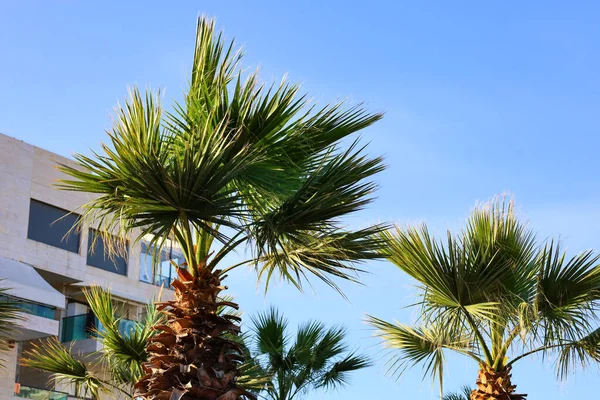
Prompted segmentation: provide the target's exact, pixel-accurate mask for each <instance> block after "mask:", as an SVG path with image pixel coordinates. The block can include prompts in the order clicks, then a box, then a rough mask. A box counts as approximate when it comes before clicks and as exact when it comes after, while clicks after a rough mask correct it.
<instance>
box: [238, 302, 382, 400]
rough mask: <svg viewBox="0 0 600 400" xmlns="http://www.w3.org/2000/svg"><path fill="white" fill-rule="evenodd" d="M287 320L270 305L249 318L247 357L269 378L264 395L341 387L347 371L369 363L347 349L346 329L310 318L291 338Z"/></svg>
mask: <svg viewBox="0 0 600 400" xmlns="http://www.w3.org/2000/svg"><path fill="white" fill-rule="evenodd" d="M287 328H288V322H287V320H286V319H285V318H284V317H283V316H282V315H281V314H279V313H278V312H277V310H276V309H274V308H272V309H270V310H269V311H268V312H265V313H262V314H259V315H258V316H257V317H255V318H252V335H251V337H250V338H249V339H247V340H246V344H247V346H248V347H249V348H250V359H252V360H253V362H254V364H255V366H256V367H258V368H259V369H260V370H262V371H263V375H265V376H270V377H271V381H270V383H269V384H267V385H266V387H265V389H264V394H263V397H265V398H267V399H270V400H292V399H297V398H300V397H304V396H305V395H306V394H307V393H308V392H310V391H312V390H317V389H330V388H339V387H343V386H344V385H346V384H347V383H348V375H349V373H351V372H352V371H356V370H359V369H362V368H365V367H368V366H369V365H370V364H369V360H368V359H367V358H366V357H364V356H360V355H356V354H355V353H354V352H349V351H348V346H347V345H346V344H345V343H344V340H345V336H346V331H345V330H344V329H343V328H341V327H334V328H329V329H327V328H326V327H325V325H324V324H322V323H320V322H317V321H310V322H308V323H305V324H303V325H301V326H300V327H299V328H298V331H297V333H296V335H295V341H294V342H291V340H292V335H290V333H289V332H287Z"/></svg>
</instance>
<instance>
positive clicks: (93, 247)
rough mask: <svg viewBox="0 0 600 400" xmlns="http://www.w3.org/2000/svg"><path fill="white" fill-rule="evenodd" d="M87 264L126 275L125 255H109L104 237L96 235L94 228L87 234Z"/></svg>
mask: <svg viewBox="0 0 600 400" xmlns="http://www.w3.org/2000/svg"><path fill="white" fill-rule="evenodd" d="M94 240H95V242H94ZM87 265H91V266H92V267H96V268H100V269H103V270H105V271H110V272H114V273H115V274H119V275H125V276H126V275H127V257H124V256H122V255H109V254H108V251H107V248H106V243H104V239H103V238H102V236H100V235H98V233H97V231H96V230H95V229H90V232H89V235H88V253H87Z"/></svg>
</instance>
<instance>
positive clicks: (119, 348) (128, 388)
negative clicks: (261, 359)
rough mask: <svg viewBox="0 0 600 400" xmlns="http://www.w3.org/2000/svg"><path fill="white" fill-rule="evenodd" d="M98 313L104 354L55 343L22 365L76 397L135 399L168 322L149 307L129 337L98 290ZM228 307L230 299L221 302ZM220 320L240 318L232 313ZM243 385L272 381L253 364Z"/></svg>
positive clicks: (92, 294) (93, 302) (91, 294)
mask: <svg viewBox="0 0 600 400" xmlns="http://www.w3.org/2000/svg"><path fill="white" fill-rule="evenodd" d="M84 295H85V297H86V300H87V301H88V304H89V305H90V309H91V311H92V313H93V314H94V315H95V316H96V318H97V319H98V322H99V323H100V324H99V327H101V328H99V329H95V330H94V332H93V333H94V335H93V338H94V339H95V340H97V341H99V342H100V343H101V344H102V350H100V351H98V352H95V353H91V354H88V355H85V356H82V355H80V354H74V353H73V349H72V346H69V345H65V344H63V343H60V342H59V341H58V338H56V337H51V338H50V339H47V340H45V341H43V342H41V343H38V344H33V347H32V349H31V350H29V351H27V352H26V353H25V354H24V356H23V359H22V360H21V363H22V365H24V366H27V367H31V368H35V369H38V370H41V371H44V372H47V373H50V374H51V378H52V379H53V381H54V383H55V384H59V383H63V384H66V385H69V386H71V387H73V388H74V391H75V396H82V397H83V396H92V397H93V398H99V396H100V394H101V393H105V394H111V393H112V394H117V396H116V398H122V395H125V396H126V397H127V398H132V399H133V398H135V397H136V396H134V385H135V384H136V383H137V382H138V381H139V380H140V378H141V377H142V376H143V375H144V363H145V362H147V361H148V352H147V351H146V346H147V341H148V339H150V338H151V337H153V336H155V335H157V334H158V333H159V332H158V331H157V330H156V329H154V327H155V326H157V325H160V324H163V323H164V322H165V319H164V317H163V316H162V314H161V313H159V312H158V311H157V308H156V305H155V304H154V303H150V304H148V305H147V307H146V312H145V318H144V319H142V320H141V321H137V322H135V323H134V325H133V326H131V327H130V328H129V329H128V330H127V331H124V330H122V329H120V328H119V326H120V322H121V320H122V318H120V317H118V316H117V315H119V314H122V313H120V312H118V310H116V309H115V308H114V306H113V305H114V304H115V303H114V301H113V298H112V295H111V293H110V291H109V290H106V289H103V288H100V287H92V288H91V289H90V290H89V291H87V290H84ZM221 300H222V302H228V301H230V300H231V299H230V298H224V299H221ZM219 313H220V314H225V313H234V311H232V310H228V309H227V307H221V308H220V309H219ZM240 372H241V374H240V376H238V379H237V382H238V384H240V385H241V386H242V387H244V388H245V389H247V390H249V391H254V392H256V391H258V390H260V389H262V388H263V387H264V386H265V383H266V382H268V381H269V377H268V376H267V375H265V374H264V373H263V371H262V370H260V369H258V368H257V366H255V365H254V364H252V363H245V364H242V365H241V366H240Z"/></svg>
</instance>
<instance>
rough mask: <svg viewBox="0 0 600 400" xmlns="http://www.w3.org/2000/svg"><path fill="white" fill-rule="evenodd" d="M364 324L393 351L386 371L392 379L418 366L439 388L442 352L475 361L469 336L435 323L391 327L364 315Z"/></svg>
mask: <svg viewBox="0 0 600 400" xmlns="http://www.w3.org/2000/svg"><path fill="white" fill-rule="evenodd" d="M367 322H368V323H369V324H370V325H372V326H373V327H374V328H375V329H376V331H375V336H376V337H378V338H380V339H381V340H382V341H383V344H384V346H385V347H386V348H388V349H390V350H392V351H393V352H391V353H390V359H389V362H388V370H389V372H390V374H391V375H393V376H396V377H399V376H401V375H402V374H403V373H404V371H405V370H406V369H407V368H411V367H413V366H415V365H417V364H422V365H423V369H424V375H425V376H427V375H430V376H431V377H432V378H437V379H439V383H440V387H441V386H442V381H443V371H444V366H445V363H446V358H445V355H444V350H446V349H447V350H452V351H456V352H458V353H460V354H463V355H466V356H469V357H472V358H475V359H478V354H477V351H476V348H475V347H474V340H473V338H472V334H468V333H465V332H460V331H450V330H449V329H448V326H446V325H443V324H440V323H439V322H438V323H436V324H432V325H430V326H423V327H418V328H413V327H410V326H407V325H403V324H399V323H396V324H392V323H389V322H386V321H384V320H382V319H379V318H376V317H372V316H368V319H367Z"/></svg>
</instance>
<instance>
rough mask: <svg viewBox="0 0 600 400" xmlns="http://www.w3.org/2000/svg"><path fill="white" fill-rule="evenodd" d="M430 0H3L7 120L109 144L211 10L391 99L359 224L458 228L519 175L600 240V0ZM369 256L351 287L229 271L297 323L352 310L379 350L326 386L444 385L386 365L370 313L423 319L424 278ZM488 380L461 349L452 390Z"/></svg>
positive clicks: (232, 33) (530, 382)
mask: <svg viewBox="0 0 600 400" xmlns="http://www.w3.org/2000/svg"><path fill="white" fill-rule="evenodd" d="M167 3H171V4H168V5H167ZM287 3H290V4H287ZM416 3H418V2H410V3H409V2H403V1H369V2H362V1H361V2H358V1H355V2H353V1H348V0H346V1H314V2H313V1H297V2H281V1H270V2H266V1H252V2H247V1H227V2H220V1H219V2H217V1H213V2H209V1H202V2H198V1H188V2H184V1H178V2H163V1H161V2H158V1H155V2H153V1H144V2H142V1H131V2H129V1H128V2H124V1H119V2H116V1H114V2H108V1H105V2H102V4H100V2H97V3H96V5H92V4H91V2H83V1H81V2H74V1H56V2H51V1H38V2H31V1H24V0H15V1H7V0H4V1H2V2H1V3H0V132H2V133H5V134H8V135H11V136H14V137H17V138H19V139H23V140H25V141H27V142H29V143H32V144H35V145H37V146H40V147H43V148H46V149H49V150H51V151H54V152H57V153H59V154H63V155H69V154H71V153H73V152H87V151H88V150H87V149H89V148H93V149H97V148H98V143H99V142H100V141H102V140H104V139H105V136H104V133H103V132H104V130H105V129H107V128H108V127H109V126H110V116H111V113H112V107H113V106H114V105H115V104H116V102H117V101H118V100H121V99H122V98H123V96H124V95H125V93H126V88H127V86H128V85H131V84H138V85H140V86H146V85H149V84H151V85H152V86H153V87H155V88H162V89H164V90H165V99H166V100H168V99H170V98H172V97H173V96H180V94H181V92H182V90H183V89H184V87H185V83H186V80H187V76H186V75H185V72H186V71H187V70H188V69H189V66H190V63H191V56H192V46H193V39H194V29H195V22H196V21H195V19H196V16H197V15H198V14H199V13H206V14H208V15H211V16H215V17H217V18H218V25H219V27H220V28H223V29H224V30H225V32H226V34H227V36H228V37H236V38H237V40H238V43H239V44H240V45H244V46H245V48H246V53H247V56H246V58H245V61H244V64H245V65H246V66H248V67H256V66H262V71H263V73H262V75H263V77H264V78H265V79H266V80H271V79H279V77H280V76H281V75H283V74H284V73H288V75H289V77H290V78H291V80H294V81H300V82H303V83H304V88H305V89H306V90H307V91H308V92H310V93H311V94H312V95H313V96H314V97H315V98H316V99H318V100H321V101H323V102H325V101H330V100H335V99H338V98H346V97H347V98H349V99H350V100H352V101H355V102H358V101H365V102H366V104H367V105H368V106H369V107H370V108H372V109H373V110H381V111H385V113H386V116H385V118H384V120H383V121H381V122H380V123H378V124H377V125H375V126H373V127H372V128H369V129H368V130H366V131H365V132H364V135H363V137H364V140H365V141H369V142H371V146H370V152H371V153H372V154H383V155H385V157H386V159H387V163H388V165H389V169H388V170H387V171H386V172H385V173H383V174H381V176H380V177H379V181H380V184H381V190H380V191H379V199H378V200H377V202H376V203H375V204H374V205H373V207H371V208H370V209H369V210H368V211H366V212H364V213H362V215H361V218H360V220H359V221H358V223H365V224H366V223H368V222H372V221H379V220H381V221H395V222H398V223H401V224H404V223H407V222H420V221H426V222H427V223H428V224H430V225H431V226H432V227H434V228H435V229H436V230H437V231H443V230H444V229H446V228H454V229H455V228H457V227H459V226H460V224H461V222H462V221H463V219H464V218H465V216H466V215H467V213H468V211H469V209H470V208H471V207H472V206H473V205H474V204H475V202H476V201H478V200H479V201H484V200H487V199H488V198H490V197H491V196H493V195H494V194H497V193H501V192H504V191H510V192H511V193H513V194H514V195H515V198H516V201H517V203H518V205H519V207H520V209H521V211H522V213H523V214H524V215H525V216H526V217H527V218H528V219H529V220H530V221H531V224H532V226H534V227H535V228H536V229H538V230H539V233H540V237H541V238H545V237H549V236H560V237H562V238H563V239H564V240H565V242H566V244H567V245H568V246H569V249H570V250H571V251H579V250H582V249H587V248H590V247H596V248H599V247H600V224H599V221H600V203H599V201H598V199H599V196H600V177H599V175H598V172H599V167H598V146H599V144H600V139H599V137H600V135H599V130H600V119H599V118H598V115H599V113H598V110H600V75H599V73H598V71H600V32H599V29H600V25H598V15H599V14H600V5H598V4H597V3H595V2H583V1H581V2H577V5H575V3H574V2H572V3H567V2H558V1H557V2H553V1H528V2H516V1H515V2H500V1H497V2H492V1H488V2H479V1H477V2H476V1H471V2H468V1H463V2H438V6H436V7H433V6H431V7H424V6H423V5H415V4H416ZM442 3H443V4H442ZM484 3H485V5H483V4H484ZM525 3H526V4H525ZM420 4H423V3H420ZM368 269H369V270H370V271H371V272H372V273H371V274H370V275H368V276H366V277H365V283H366V286H365V287H357V286H351V285H344V288H346V293H347V295H348V297H349V298H350V302H346V301H344V300H343V299H341V298H340V297H339V296H337V295H336V294H335V293H333V292H331V291H327V290H325V289H324V288H323V287H322V286H320V285H316V286H315V292H308V293H305V294H299V293H297V292H295V291H294V290H293V289H292V288H291V287H290V286H286V285H279V286H278V287H275V288H274V289H273V290H272V291H271V292H269V294H268V295H267V296H266V297H264V296H263V294H262V290H261V289H260V288H257V286H256V285H255V280H254V276H253V273H252V272H251V271H248V272H244V271H239V272H238V273H237V274H235V275H234V276H232V277H231V280H230V282H229V285H230V287H232V293H233V294H234V295H235V296H237V299H238V301H239V302H240V303H241V305H242V307H243V308H244V310H245V311H246V312H247V313H253V312H254V311H256V310H259V309H262V308H264V307H266V306H268V305H269V304H276V305H278V306H279V307H280V308H281V309H282V310H283V311H284V312H285V313H286V314H287V315H288V316H289V317H290V319H291V320H292V322H293V323H296V322H298V321H303V320H306V319H308V318H317V319H321V320H323V321H326V322H327V323H343V324H345V325H346V326H348V328H349V329H350V332H351V333H350V339H351V342H352V345H353V346H356V347H359V346H360V347H362V348H363V350H364V351H365V352H367V353H369V354H372V355H373V357H374V358H375V359H376V360H378V361H377V365H376V366H375V367H373V368H370V369H369V370H365V371H364V372H360V373H357V374H355V376H354V377H353V379H352V385H351V387H350V388H349V389H347V390H344V391H341V392H338V393H327V394H313V395H311V396H310V398H311V399H312V400H320V399H342V398H343V399H368V398H411V399H415V398H418V399H430V398H431V399H433V398H435V396H436V393H437V389H435V388H432V386H431V384H430V381H429V380H426V381H424V382H422V381H421V377H422V374H421V371H420V370H418V369H417V370H414V371H411V372H409V373H407V374H406V375H405V376H404V377H403V379H401V380H400V381H399V382H395V381H394V380H392V379H389V378H386V377H385V376H384V370H383V366H382V362H379V359H380V357H381V353H380V352H379V347H378V346H377V345H376V342H375V341H374V340H373V339H372V338H371V332H370V331H369V329H368V328H367V327H366V325H364V323H363V322H362V319H363V316H364V313H366V312H368V313H371V314H374V315H377V316H379V317H384V318H388V319H392V318H396V319H398V320H401V321H403V322H411V320H412V319H413V318H414V315H413V312H412V311H410V310H406V309H403V308H402V307H404V306H406V305H408V304H410V303H412V302H413V301H414V297H412V296H413V291H412V289H411V284H412V282H411V281H410V280H409V279H407V278H406V277H405V276H404V275H403V273H401V272H400V271H399V270H397V269H396V268H395V267H393V266H392V265H390V264H387V263H384V262H379V263H372V264H370V265H368ZM474 379H475V366H473V365H471V364H470V361H468V360H465V359H460V358H454V357H452V358H450V368H449V369H448V373H447V376H446V382H447V388H448V389H453V388H457V387H459V386H460V385H462V384H464V383H469V384H471V383H473V381H474ZM592 379H598V375H597V371H596V370H594V371H590V372H588V373H584V374H577V375H575V376H572V377H570V378H569V381H568V382H567V383H562V384H560V383H557V382H556V381H555V380H554V376H553V370H552V364H551V361H549V360H546V361H542V360H540V359H535V358H534V359H530V360H526V361H524V362H522V363H521V364H520V366H517V368H515V370H514V381H515V383H517V384H518V385H519V391H520V392H525V393H529V397H530V398H531V399H548V400H552V399H567V398H568V399H574V398H584V397H586V395H587V396H588V397H589V396H590V395H592V396H594V395H596V393H597V385H596V384H594V383H593V381H592Z"/></svg>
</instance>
